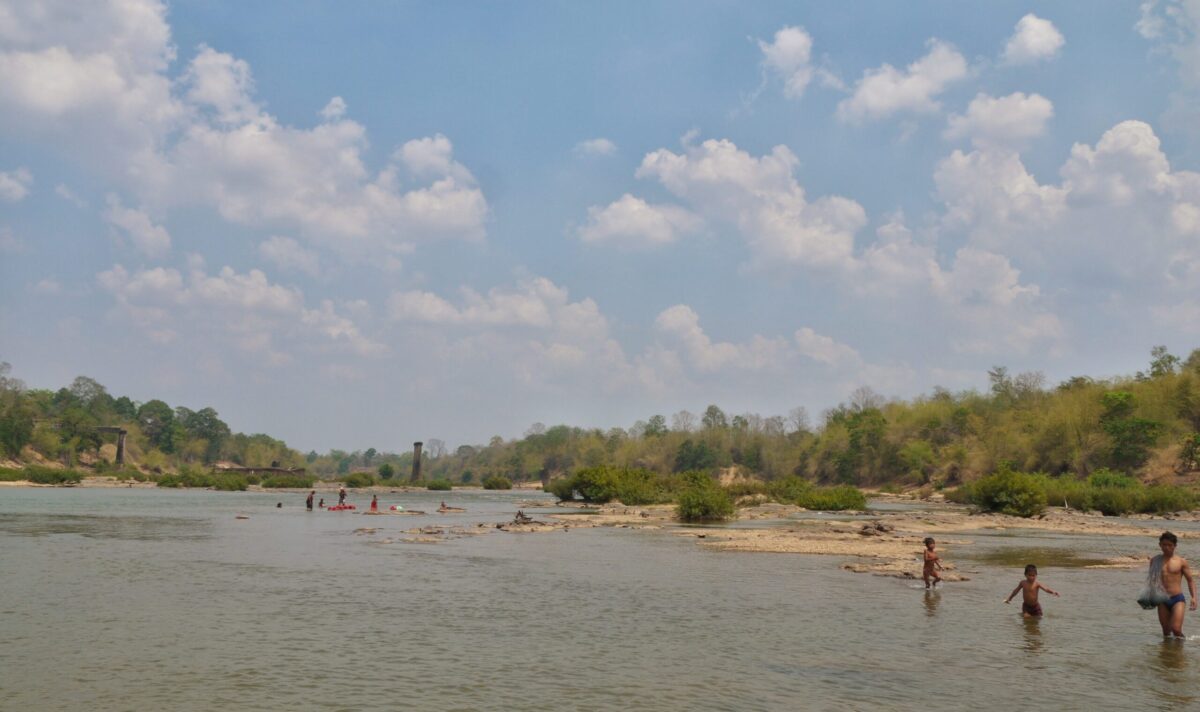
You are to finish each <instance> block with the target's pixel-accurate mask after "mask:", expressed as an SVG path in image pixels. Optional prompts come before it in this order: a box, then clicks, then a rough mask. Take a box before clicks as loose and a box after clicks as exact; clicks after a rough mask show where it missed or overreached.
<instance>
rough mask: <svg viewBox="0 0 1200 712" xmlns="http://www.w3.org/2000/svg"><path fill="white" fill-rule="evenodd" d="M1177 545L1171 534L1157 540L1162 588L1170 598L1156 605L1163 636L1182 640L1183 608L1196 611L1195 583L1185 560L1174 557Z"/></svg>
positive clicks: (1176, 539)
mask: <svg viewBox="0 0 1200 712" xmlns="http://www.w3.org/2000/svg"><path fill="white" fill-rule="evenodd" d="M1178 543H1179V538H1178V537H1176V536H1175V535H1174V534H1172V533H1171V532H1163V535H1162V536H1160V537H1159V538H1158V547H1159V548H1160V549H1162V587H1163V590H1164V591H1166V593H1167V595H1168V596H1170V598H1169V599H1167V602H1166V603H1160V604H1158V622H1159V623H1161V624H1162V632H1163V635H1166V636H1171V635H1175V636H1178V637H1180V638H1182V637H1183V609H1184V606H1185V605H1186V606H1187V607H1188V608H1190V609H1192V610H1193V611H1194V610H1196V582H1195V581H1194V580H1192V570H1191V569H1190V568H1189V567H1188V562H1187V560H1186V559H1184V558H1183V557H1181V556H1176V555H1175V545H1176V544H1178ZM1153 565H1154V564H1153V563H1151V566H1153ZM1182 579H1187V583H1188V593H1189V594H1191V601H1190V602H1189V601H1188V600H1187V597H1185V596H1184V595H1183V580H1182Z"/></svg>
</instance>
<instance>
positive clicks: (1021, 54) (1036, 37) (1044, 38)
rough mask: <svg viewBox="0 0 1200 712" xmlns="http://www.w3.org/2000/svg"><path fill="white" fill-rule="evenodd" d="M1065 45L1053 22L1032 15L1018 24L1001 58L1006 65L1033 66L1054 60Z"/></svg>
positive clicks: (1023, 18) (1025, 17)
mask: <svg viewBox="0 0 1200 712" xmlns="http://www.w3.org/2000/svg"><path fill="white" fill-rule="evenodd" d="M1064 44H1066V40H1065V39H1064V38H1063V36H1062V33H1061V32H1059V31H1058V28H1057V27H1055V26H1054V23H1053V22H1051V21H1049V20H1045V19H1043V18H1040V17H1038V16H1037V15H1034V14H1033V13H1030V14H1028V15H1026V16H1024V17H1022V18H1021V19H1020V21H1018V22H1017V26H1016V29H1015V30H1014V31H1013V34H1012V37H1009V38H1008V42H1007V43H1006V44H1005V45H1004V53H1003V55H1002V57H1001V58H1002V60H1003V61H1004V63H1005V64H1033V63H1035V62H1040V61H1042V60H1046V59H1051V58H1053V57H1054V56H1055V55H1057V54H1058V52H1059V50H1061V49H1062V47H1063V45H1064Z"/></svg>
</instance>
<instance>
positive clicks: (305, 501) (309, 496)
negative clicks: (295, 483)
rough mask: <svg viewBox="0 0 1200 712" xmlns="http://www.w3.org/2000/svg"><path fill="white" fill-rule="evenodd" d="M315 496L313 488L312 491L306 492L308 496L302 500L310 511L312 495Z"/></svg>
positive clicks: (315, 492)
mask: <svg viewBox="0 0 1200 712" xmlns="http://www.w3.org/2000/svg"><path fill="white" fill-rule="evenodd" d="M316 496H317V491H316V490H313V491H312V492H309V493H308V498H307V499H305V500H304V506H305V508H306V509H308V511H310V512H311V511H312V503H313V497H316Z"/></svg>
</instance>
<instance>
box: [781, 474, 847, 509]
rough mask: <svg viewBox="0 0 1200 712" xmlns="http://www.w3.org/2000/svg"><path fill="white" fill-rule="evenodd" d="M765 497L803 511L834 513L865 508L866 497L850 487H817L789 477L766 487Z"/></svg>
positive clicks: (804, 480) (794, 477)
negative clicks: (792, 505)
mask: <svg viewBox="0 0 1200 712" xmlns="http://www.w3.org/2000/svg"><path fill="white" fill-rule="evenodd" d="M767 495H768V496H769V497H771V499H774V500H775V501H776V502H781V503H783V504H794V505H796V506H799V507H804V508H805V509H816V510H820V511H825V512H835V511H842V510H847V509H856V510H862V509H866V508H867V496H866V495H865V494H863V493H862V490H860V489H858V488H857V487H854V486H851V485H838V486H837V487H817V486H815V485H813V483H811V482H809V481H808V480H806V479H803V478H801V477H796V476H795V475H790V476H788V477H783V478H781V479H778V480H775V481H774V482H771V483H770V484H768V485H767Z"/></svg>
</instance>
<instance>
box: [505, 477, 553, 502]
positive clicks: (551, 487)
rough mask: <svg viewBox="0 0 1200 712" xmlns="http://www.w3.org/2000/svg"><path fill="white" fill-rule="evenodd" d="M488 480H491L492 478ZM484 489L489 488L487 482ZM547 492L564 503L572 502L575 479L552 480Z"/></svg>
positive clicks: (547, 486)
mask: <svg viewBox="0 0 1200 712" xmlns="http://www.w3.org/2000/svg"><path fill="white" fill-rule="evenodd" d="M488 479H491V478H490V477H489V478H488ZM483 482H484V485H483V486H484V487H487V480H484V481H483ZM545 489H546V492H549V493H550V494H552V495H554V496H555V497H558V499H559V500H560V501H562V502H570V501H571V500H573V499H575V478H574V477H559V478H558V479H557V480H550V484H548V485H546V488H545Z"/></svg>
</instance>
